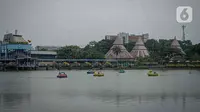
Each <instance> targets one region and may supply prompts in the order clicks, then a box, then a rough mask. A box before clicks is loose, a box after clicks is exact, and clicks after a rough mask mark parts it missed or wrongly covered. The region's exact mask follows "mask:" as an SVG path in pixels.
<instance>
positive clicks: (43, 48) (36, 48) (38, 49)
mask: <svg viewBox="0 0 200 112" xmlns="http://www.w3.org/2000/svg"><path fill="white" fill-rule="evenodd" d="M60 48H61V46H36V47H35V50H37V51H41V50H47V51H56V50H58V49H60Z"/></svg>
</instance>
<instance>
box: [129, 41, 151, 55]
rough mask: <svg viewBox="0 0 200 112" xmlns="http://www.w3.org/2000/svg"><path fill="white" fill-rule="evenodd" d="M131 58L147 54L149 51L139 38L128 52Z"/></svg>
mask: <svg viewBox="0 0 200 112" xmlns="http://www.w3.org/2000/svg"><path fill="white" fill-rule="evenodd" d="M130 54H131V55H132V57H133V58H137V57H146V56H149V52H148V50H147V48H146V47H145V45H144V42H143V41H142V39H141V38H138V40H137V42H136V44H135V47H134V48H133V50H132V51H131V52H130Z"/></svg>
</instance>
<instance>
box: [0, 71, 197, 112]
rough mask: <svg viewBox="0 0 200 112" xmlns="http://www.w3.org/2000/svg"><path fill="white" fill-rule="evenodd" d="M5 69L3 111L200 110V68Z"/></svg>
mask: <svg viewBox="0 0 200 112" xmlns="http://www.w3.org/2000/svg"><path fill="white" fill-rule="evenodd" d="M65 72H66V73H67V74H68V79H57V78H56V75H57V74H58V71H26V72H0V112H200V87H199V86H200V71H195V70H193V71H192V73H191V74H189V71H188V70H170V71H165V72H162V71H158V72H159V73H160V74H161V76H159V77H148V76H147V75H146V73H147V70H130V71H126V73H124V74H120V75H119V73H117V71H103V72H104V73H105V76H104V77H99V78H97V77H96V78H95V77H93V76H92V75H88V74H86V72H87V71H65Z"/></svg>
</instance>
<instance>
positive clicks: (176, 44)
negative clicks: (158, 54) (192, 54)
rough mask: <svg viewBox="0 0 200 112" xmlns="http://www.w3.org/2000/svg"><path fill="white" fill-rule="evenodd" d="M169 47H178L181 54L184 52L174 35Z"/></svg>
mask: <svg viewBox="0 0 200 112" xmlns="http://www.w3.org/2000/svg"><path fill="white" fill-rule="evenodd" d="M171 48H174V49H178V50H180V51H181V53H182V54H185V52H184V51H183V49H182V48H181V46H180V44H179V42H178V40H177V39H176V37H174V40H173V41H172V44H171Z"/></svg>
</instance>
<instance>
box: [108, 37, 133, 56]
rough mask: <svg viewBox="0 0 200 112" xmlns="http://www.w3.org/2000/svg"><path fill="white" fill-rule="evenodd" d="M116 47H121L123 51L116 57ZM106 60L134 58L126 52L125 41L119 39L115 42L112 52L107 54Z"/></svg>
mask: <svg viewBox="0 0 200 112" xmlns="http://www.w3.org/2000/svg"><path fill="white" fill-rule="evenodd" d="M115 47H119V48H120V49H121V52H120V53H119V54H118V55H116V54H115V52H114V51H113V49H114V48H115ZM105 57H106V58H111V59H113V58H119V59H122V58H132V56H131V55H130V53H129V52H128V51H127V50H126V48H125V47H124V45H123V41H122V38H119V37H117V38H116V40H115V42H114V43H113V46H112V47H111V48H110V50H109V51H108V52H107V53H106V55H105Z"/></svg>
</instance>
